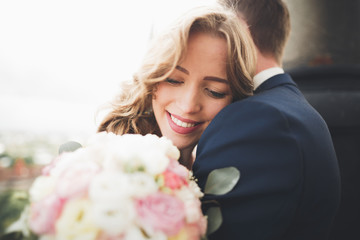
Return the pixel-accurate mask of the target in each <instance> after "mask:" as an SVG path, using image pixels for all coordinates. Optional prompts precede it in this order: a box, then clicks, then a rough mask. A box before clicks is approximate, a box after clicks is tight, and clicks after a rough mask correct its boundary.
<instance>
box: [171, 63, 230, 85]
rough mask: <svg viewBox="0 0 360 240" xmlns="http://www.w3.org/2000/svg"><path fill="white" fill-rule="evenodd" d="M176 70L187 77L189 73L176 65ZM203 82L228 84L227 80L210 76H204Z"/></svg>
mask: <svg viewBox="0 0 360 240" xmlns="http://www.w3.org/2000/svg"><path fill="white" fill-rule="evenodd" d="M175 68H176V69H177V70H179V71H181V72H183V73H185V74H187V75H189V74H190V72H189V71H188V70H186V69H185V68H183V67H180V66H179V65H177V66H176V67H175ZM204 80H209V81H215V82H221V83H225V84H229V82H228V80H226V79H222V78H218V77H212V76H206V77H204Z"/></svg>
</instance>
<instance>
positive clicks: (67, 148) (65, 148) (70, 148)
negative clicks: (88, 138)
mask: <svg viewBox="0 0 360 240" xmlns="http://www.w3.org/2000/svg"><path fill="white" fill-rule="evenodd" d="M81 147H82V146H81V144H80V143H78V142H74V141H69V142H66V143H64V144H62V145H61V146H60V148H59V154H61V153H63V152H74V151H75V150H76V149H78V148H81Z"/></svg>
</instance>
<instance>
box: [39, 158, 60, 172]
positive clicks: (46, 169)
mask: <svg viewBox="0 0 360 240" xmlns="http://www.w3.org/2000/svg"><path fill="white" fill-rule="evenodd" d="M61 158H62V155H59V156H57V157H56V158H54V159H53V160H52V161H51V162H50V163H49V164H48V165H46V166H45V167H43V169H42V171H41V173H42V175H44V176H49V175H50V172H51V170H52V169H54V168H55V167H56V165H57V164H58V162H59V161H60V160H61Z"/></svg>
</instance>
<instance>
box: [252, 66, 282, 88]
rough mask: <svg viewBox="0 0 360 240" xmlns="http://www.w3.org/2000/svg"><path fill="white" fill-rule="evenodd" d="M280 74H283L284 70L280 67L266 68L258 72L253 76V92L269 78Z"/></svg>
mask: <svg viewBox="0 0 360 240" xmlns="http://www.w3.org/2000/svg"><path fill="white" fill-rule="evenodd" d="M282 73H284V69H282V68H281V67H273V68H268V69H265V70H264V71H261V72H259V73H258V74H256V75H255V76H254V90H255V89H256V88H258V87H259V86H260V85H261V84H262V83H263V82H265V81H266V80H268V79H269V78H271V77H273V76H275V75H278V74H282Z"/></svg>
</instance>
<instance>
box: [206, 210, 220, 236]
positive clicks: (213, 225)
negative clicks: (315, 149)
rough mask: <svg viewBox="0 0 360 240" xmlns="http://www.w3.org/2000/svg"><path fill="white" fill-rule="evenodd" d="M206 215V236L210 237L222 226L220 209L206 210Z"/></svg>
mask: <svg viewBox="0 0 360 240" xmlns="http://www.w3.org/2000/svg"><path fill="white" fill-rule="evenodd" d="M206 215H207V216H208V225H207V230H206V235H207V236H208V235H210V234H211V233H213V232H215V231H216V230H218V229H219V227H220V226H221V224H222V221H223V219H222V215H221V210H220V207H211V208H209V210H207V212H206Z"/></svg>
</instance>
